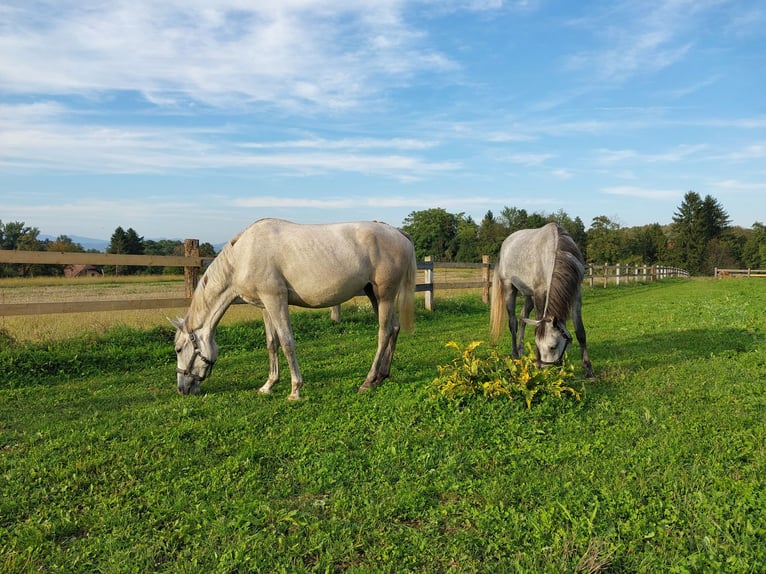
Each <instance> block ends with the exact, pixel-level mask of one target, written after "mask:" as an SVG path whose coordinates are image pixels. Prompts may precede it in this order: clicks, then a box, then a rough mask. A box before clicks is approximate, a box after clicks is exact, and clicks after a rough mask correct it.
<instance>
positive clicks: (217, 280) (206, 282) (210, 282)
mask: <svg viewBox="0 0 766 574" xmlns="http://www.w3.org/2000/svg"><path fill="white" fill-rule="evenodd" d="M240 235H241V233H240V234H239V235H237V236H236V237H234V238H233V239H232V240H231V241H229V242H228V243H227V244H226V245H224V247H223V249H221V251H220V253H219V254H218V255H216V257H215V259H213V261H212V262H211V263H210V265H209V266H208V268H207V269H206V270H205V273H204V275H203V276H202V278H201V279H200V281H199V283H198V284H197V288H196V289H195V290H194V296H193V297H192V300H191V304H190V305H189V311H188V312H187V314H186V318H187V320H188V319H189V318H190V317H199V318H201V317H204V316H205V314H206V313H207V310H208V309H210V305H211V301H210V299H211V298H213V297H217V296H218V295H219V294H220V292H221V289H220V286H221V285H225V284H227V283H228V281H229V279H230V277H231V272H232V269H233V267H234V264H233V262H232V260H231V248H232V247H233V246H234V244H235V243H236V242H237V240H238V239H239V236H240ZM208 286H210V287H215V288H214V289H208ZM188 327H189V328H190V329H191V330H196V329H198V328H199V325H188Z"/></svg>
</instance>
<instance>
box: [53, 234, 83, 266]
mask: <svg viewBox="0 0 766 574" xmlns="http://www.w3.org/2000/svg"><path fill="white" fill-rule="evenodd" d="M45 247H46V249H47V250H48V251H56V252H57V253H84V252H85V249H84V248H83V246H82V245H80V244H79V243H75V242H74V241H73V240H72V238H71V237H69V236H68V235H59V236H58V237H57V238H56V239H55V240H54V241H46V242H45ZM64 267H65V266H64V265H46V266H45V268H46V269H45V274H46V275H63V274H64Z"/></svg>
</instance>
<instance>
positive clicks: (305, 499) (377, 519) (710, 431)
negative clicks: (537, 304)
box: [0, 279, 766, 573]
mask: <svg viewBox="0 0 766 574" xmlns="http://www.w3.org/2000/svg"><path fill="white" fill-rule="evenodd" d="M764 309H766V284H765V283H763V282H759V281H758V280H745V279H742V280H730V281H718V282H715V281H710V280H703V281H697V280H695V281H683V282H681V281H678V282H676V281H668V282H660V283H655V284H651V285H634V286H629V287H620V288H609V289H600V288H596V289H593V290H590V289H586V291H585V300H584V312H583V313H584V319H585V322H586V327H587V328H588V337H589V339H588V340H589V350H590V354H591V358H592V360H593V363H594V367H595V370H596V373H597V375H598V376H599V379H598V381H596V382H590V381H584V380H583V379H582V370H581V369H580V368H579V350H578V348H577V345H576V344H575V345H574V347H573V349H572V350H571V351H570V359H571V360H572V361H573V362H575V363H576V364H577V366H578V368H577V369H576V373H577V377H579V378H578V379H577V381H576V382H575V384H576V388H578V390H580V391H581V392H582V399H581V400H580V401H576V400H574V399H566V400H558V399H552V398H548V399H543V400H541V401H540V402H537V403H535V404H533V405H532V408H531V409H529V410H527V408H526V405H525V404H524V402H523V401H520V400H517V401H511V402H509V401H507V400H500V399H495V400H485V399H483V398H480V397H476V398H475V400H468V401H467V402H464V403H461V404H458V403H454V402H450V401H448V400H445V399H440V398H438V397H435V396H434V393H433V391H432V388H431V382H432V381H433V379H434V378H435V377H436V376H437V370H436V366H437V365H441V364H446V363H448V362H449V361H451V360H452V358H453V357H454V350H452V349H448V348H445V346H444V345H445V343H446V342H447V341H449V340H455V341H458V342H459V343H461V344H467V343H468V342H470V341H472V340H476V339H486V338H487V336H488V321H489V320H488V309H487V307H485V306H484V305H482V304H481V302H480V301H479V298H478V297H473V296H462V297H457V298H452V299H449V300H440V301H439V302H438V306H437V309H436V311H435V312H433V313H427V312H425V311H419V313H418V317H417V330H416V332H415V333H414V334H412V335H409V334H402V335H401V336H400V338H399V346H398V348H397V354H396V356H395V358H394V365H393V370H392V378H391V379H390V380H389V381H387V382H386V383H384V384H383V385H382V386H381V387H380V388H379V389H377V390H376V391H374V392H372V393H368V394H365V395H359V394H358V393H357V392H356V389H357V387H358V385H359V384H360V383H361V382H362V380H363V379H364V376H365V375H366V373H367V370H368V369H369V363H370V361H371V359H372V355H373V352H374V339H375V333H376V324H375V322H374V321H373V319H372V318H371V317H370V314H369V311H365V310H363V309H361V310H355V309H354V308H353V307H350V308H348V309H344V311H343V315H344V322H343V323H342V324H340V325H337V324H334V323H332V322H331V321H330V320H329V318H328V314H327V313H296V314H295V315H294V323H295V331H296V338H297V345H298V354H299V359H300V360H301V365H302V368H303V374H304V378H305V380H306V385H305V386H304V388H303V390H302V396H303V399H302V400H301V401H300V402H299V403H297V404H292V403H289V402H288V401H286V400H285V399H286V396H287V394H288V393H289V377H288V376H287V370H286V367H283V369H284V371H285V372H284V374H283V378H284V380H283V382H282V383H281V384H280V385H279V386H278V387H277V388H276V389H275V393H274V395H273V396H262V395H259V394H258V393H257V392H256V391H257V388H258V387H259V386H260V385H261V384H262V383H263V382H264V380H265V378H266V375H267V369H268V363H267V353H266V350H265V343H264V333H263V327H262V325H261V324H260V322H249V323H239V324H235V325H228V326H226V327H222V328H221V329H220V330H219V336H218V342H219V344H220V347H221V356H220V358H219V361H218V363H217V364H216V367H215V369H214V371H213V374H212V377H211V379H210V380H209V381H205V383H203V390H204V391H205V394H204V395H202V396H199V397H179V396H177V395H176V392H175V357H174V355H173V349H172V332H171V330H170V327H168V328H165V327H162V328H157V329H152V330H135V329H129V328H124V327H123V328H119V329H115V330H112V331H110V332H109V333H108V334H107V335H106V336H104V335H83V336H81V337H79V338H75V339H70V340H66V341H61V342H51V343H48V344H32V343H14V342H13V341H10V340H0V345H2V347H1V348H0V571H4V572H39V571H45V572H83V573H85V572H87V573H93V572H195V573H196V572H231V573H234V572H344V571H345V572H679V573H680V572H759V571H761V569H762V567H763V564H766V545H765V544H764V543H763V541H764V540H766V489H764V482H765V480H764V477H765V476H766V464H765V462H766V454H765V451H766V418H765V417H764V415H763V413H764V412H766V382H765V381H764V379H766V352H765V347H764V342H765V339H766V337H765V336H764V333H765V331H766V325H765V324H764V319H765V316H764ZM528 331H529V330H528ZM508 344H509V337H508V336H507V335H506V336H505V337H504V339H502V340H501V346H502V345H505V346H506V348H507V346H508ZM283 364H284V361H283Z"/></svg>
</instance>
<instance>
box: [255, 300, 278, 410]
mask: <svg viewBox="0 0 766 574" xmlns="http://www.w3.org/2000/svg"><path fill="white" fill-rule="evenodd" d="M263 326H264V328H265V330H266V348H267V349H268V350H269V378H268V379H267V380H266V383H265V384H264V385H263V386H262V387H261V388H260V389H258V392H259V393H263V394H265V395H268V394H270V393H271V388H272V387H273V386H274V385H276V384H277V383H278V382H279V336H278V335H277V332H276V331H275V330H274V327H273V324H272V321H271V316H270V315H269V313H268V311H266V310H265V309H264V310H263Z"/></svg>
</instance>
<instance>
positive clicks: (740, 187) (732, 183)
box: [713, 179, 766, 192]
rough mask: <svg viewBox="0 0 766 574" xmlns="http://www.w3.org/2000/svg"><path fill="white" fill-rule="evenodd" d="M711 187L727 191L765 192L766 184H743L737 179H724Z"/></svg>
mask: <svg viewBox="0 0 766 574" xmlns="http://www.w3.org/2000/svg"><path fill="white" fill-rule="evenodd" d="M713 185H714V186H715V187H717V188H720V189H725V190H727V191H743V192H746V191H758V192H761V191H766V182H744V181H739V180H737V179H724V180H721V181H716V182H715V183H714V184H713Z"/></svg>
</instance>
